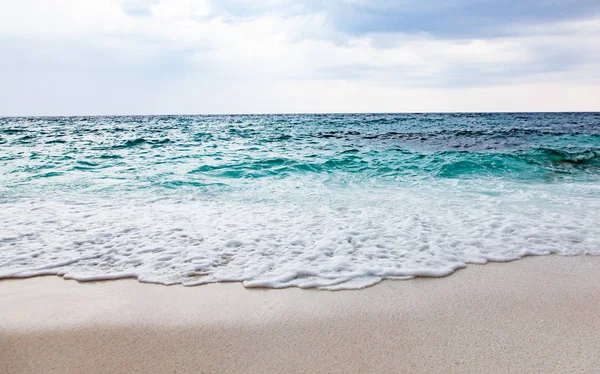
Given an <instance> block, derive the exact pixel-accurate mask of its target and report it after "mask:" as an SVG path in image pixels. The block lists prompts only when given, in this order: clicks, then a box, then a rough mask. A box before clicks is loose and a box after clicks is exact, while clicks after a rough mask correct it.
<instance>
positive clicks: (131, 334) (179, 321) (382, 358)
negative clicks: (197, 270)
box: [0, 256, 600, 373]
mask: <svg viewBox="0 0 600 374" xmlns="http://www.w3.org/2000/svg"><path fill="white" fill-rule="evenodd" d="M0 300H1V303H0V373H30V372H39V373H42V372H43V373H47V372H53V373H73V372H74V373H84V372H85V373H94V372H98V373H100V372H102V373H106V372H108V373H131V372H140V373H174V372H176V373H184V372H205V373H213V372H219V373H232V372H251V373H256V372H269V373H273V372H340V373H342V372H344V373H345V372H396V373H398V372H427V373H432V372H433V373H436V372H472V373H484V372H499V373H516V372H527V373H529V372H540V373H549V372H554V373H568V372H577V373H582V372H583V373H599V372H600V257H558V256H551V257H539V258H527V259H524V260H521V261H518V262H513V263H509V264H488V265H485V266H469V267H468V268H467V269H465V270H461V271H458V272H457V273H455V274H454V275H452V276H450V277H447V278H441V279H416V280H411V281H386V282H383V283H381V284H379V285H377V286H375V287H372V288H368V289H365V290H360V291H341V292H327V291H315V290H301V289H285V290H247V289H244V288H243V287H242V286H241V285H240V284H238V283H232V284H215V285H208V286H201V287H189V288H185V287H181V286H172V287H165V286H160V285H152V284H141V283H138V282H137V281H135V280H118V281H110V282H95V283H77V282H75V281H66V280H63V279H61V278H58V277H38V278H31V279H19V280H3V281H0Z"/></svg>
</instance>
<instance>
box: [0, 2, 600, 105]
mask: <svg viewBox="0 0 600 374" xmlns="http://www.w3.org/2000/svg"><path fill="white" fill-rule="evenodd" d="M570 3H571V7H570V8H569V10H565V9H566V8H568V7H565V6H564V4H563V5H561V4H562V3H561V4H558V5H556V4H555V3H553V2H544V1H534V2H528V5H523V4H522V3H521V2H517V1H509V0H502V1H500V2H490V1H487V0H462V1H458V0H453V1H447V2H441V1H437V0H430V1H424V2H419V3H416V2H409V1H400V2H398V1H369V2H366V1H361V0H335V1H332V2H324V1H316V0H307V1H304V2H298V1H291V0H270V1H265V2H260V3H258V2H253V1H242V0H227V1H219V2H216V1H210V0H205V1H190V0H170V1H166V0H121V1H116V0H89V1H86V2H81V1H75V0H55V1H49V0H46V1H43V0H38V1H35V0H24V1H20V2H13V1H6V0H0V49H1V50H2V51H3V59H2V61H0V79H1V80H2V81H3V82H6V84H5V86H6V85H8V86H9V87H11V89H9V90H6V89H5V90H3V91H2V93H0V115H1V114H5V115H13V114H86V113H89V114H94V113H95V114H110V113H115V114H118V113H138V114H139V113H167V112H169V113H184V112H185V113H200V112H213V113H214V112H265V111H266V112H281V111H294V112H298V111H300V112H307V111H308V112H311V111H312V112H314V111H340V110H343V111H356V110H355V109H357V108H360V109H361V110H360V111H370V110H373V111H381V110H384V111H397V110H398V111H399V110H402V111H406V110H408V111H410V110H433V111H435V110H453V108H454V109H456V110H459V108H461V109H460V110H484V108H488V109H485V110H511V108H514V110H517V108H523V107H526V106H527V104H528V103H529V104H530V107H531V109H530V110H533V109H534V108H537V109H536V110H544V108H545V109H547V110H556V109H557V108H561V109H564V110H569V109H582V108H583V109H586V108H587V110H592V109H600V108H598V107H597V105H598V104H595V103H594V101H591V100H589V99H587V97H588V96H589V93H590V92H596V91H597V89H596V87H597V85H598V83H600V82H599V80H600V52H599V51H598V49H597V47H596V46H597V45H598V43H599V42H600V16H599V17H596V16H594V13H593V12H592V11H590V13H588V14H587V17H586V18H581V17H580V13H581V12H583V10H590V9H592V10H594V9H595V6H594V4H593V3H591V2H585V1H571V2H570ZM257 4H258V5H257ZM500 5H502V6H503V7H508V8H510V9H509V10H502V11H500V10H497V11H496V10H495V9H496V8H497V7H499V6H500ZM511 6H512V7H511ZM563 8H564V9H563ZM571 8H572V9H571ZM511 9H512V10H511ZM561 9H563V11H562V14H559V13H560V12H559V11H560V10H561ZM534 10H537V11H538V13H537V14H534V13H535V12H534ZM494 12H495V13H496V15H495V14H494ZM517 13H518V14H517ZM407 15H413V17H414V20H413V21H411V22H417V20H418V19H423V22H422V23H421V24H420V26H419V27H418V28H414V27H408V26H407V23H403V22H400V20H401V19H402V17H408V16H407ZM444 15H445V16H446V17H447V18H446V19H447V20H452V19H454V18H453V17H454V16H453V15H455V16H456V17H458V18H456V19H461V20H463V21H465V23H464V24H461V25H455V26H452V25H451V24H452V22H454V21H452V22H450V23H448V25H449V26H448V27H450V29H451V30H446V31H444V29H443V28H440V26H439V23H438V24H437V25H436V21H435V20H436V19H439V20H441V19H442V18H444ZM426 16H428V17H429V18H428V20H427V21H425V20H424V18H426ZM459 16H460V17H459ZM370 17H375V18H373V19H374V20H377V21H376V22H375V21H373V22H375V23H373V24H372V25H370V24H369V22H371V21H369V22H364V20H368V19H370ZM440 17H441V18H440ZM486 19H491V20H492V21H494V22H491V26H490V27H486V26H485V25H484V23H485V22H483V21H482V20H486ZM448 22H449V21H448ZM488 23H490V22H488ZM357 25H362V26H360V27H359V26H357ZM386 25H388V26H390V25H392V26H393V27H391V26H390V27H388V26H386ZM444 27H446V26H444ZM492 29H493V30H492ZM561 87H563V88H564V92H569V93H570V94H571V95H575V96H576V97H579V98H580V100H578V101H576V102H574V101H572V100H563V101H562V102H558V100H559V99H558V98H559V97H561V94H560V90H561ZM458 93H460V94H458ZM508 93H510V94H508ZM526 93H529V94H526ZM545 96H547V97H548V100H543V99H539V97H545ZM517 97H518V98H519V99H520V100H519V101H517V100H513V99H511V98H517ZM460 98H462V99H461V100H463V101H464V102H462V101H459V102H457V100H458V99H460ZM499 98H503V99H499ZM550 99H552V100H555V101H556V102H554V101H552V100H550ZM486 100H487V101H486ZM521 100H522V101H521ZM449 103H451V104H452V106H449V105H448V104H449ZM409 104H410V105H409ZM494 105H496V108H497V109H493V108H494ZM561 105H562V106H561ZM594 105H596V107H594ZM369 108H371V109H369ZM411 108H412V109H411ZM519 110H521V109H519ZM525 110H527V109H525Z"/></svg>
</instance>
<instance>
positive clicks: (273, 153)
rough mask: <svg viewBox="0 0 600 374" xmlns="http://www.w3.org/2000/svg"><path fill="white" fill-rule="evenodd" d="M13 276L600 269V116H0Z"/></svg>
mask: <svg viewBox="0 0 600 374" xmlns="http://www.w3.org/2000/svg"><path fill="white" fill-rule="evenodd" d="M0 178H1V180H0V278H10V277H30V276H35V275H45V274H56V275H61V276H64V277H65V278H72V279H76V280H80V281H87V280H99V279H116V278H124V277H135V278H137V279H139V280H140V281H142V282H153V283H161V284H183V285H200V284H206V283H212V282H221V281H240V282H243V284H244V286H246V287H273V288H279V287H289V286H297V287H316V288H321V289H330V290H336V289H353V288H363V287H366V286H370V285H373V284H376V283H378V282H380V281H381V280H382V279H408V278H412V277H416V276H431V277H439V276H446V275H450V274H452V273H453V272H454V271H456V270H457V269H460V268H463V267H465V266H468V264H483V263H486V262H488V261H512V260H516V259H519V258H522V257H524V256H528V255H548V254H559V255H599V254H600V113H512V114H507V113H481V114H477V113H474V114H322V115H321V114H314V115H303V114H302V115H301V114H297V115H296V114H290V115H211V116H120V117H119V116H115V117H40V118H0Z"/></svg>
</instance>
